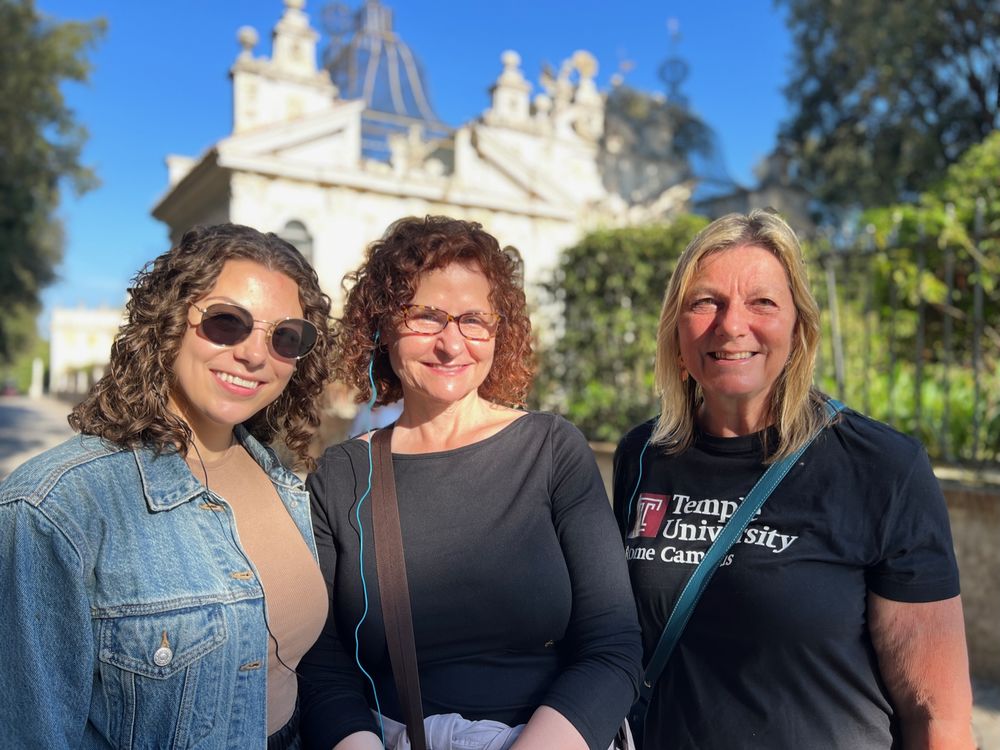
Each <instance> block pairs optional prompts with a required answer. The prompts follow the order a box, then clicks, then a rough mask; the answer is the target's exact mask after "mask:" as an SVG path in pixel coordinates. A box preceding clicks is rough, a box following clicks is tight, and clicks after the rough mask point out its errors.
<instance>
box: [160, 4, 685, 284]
mask: <svg viewBox="0 0 1000 750" xmlns="http://www.w3.org/2000/svg"><path fill="white" fill-rule="evenodd" d="M284 5H285V7H284V14H283V16H282V18H281V19H280V20H279V21H278V23H277V25H276V26H275V28H274V31H273V39H272V51H271V55H270V57H266V56H258V55H256V54H255V52H254V48H255V46H256V45H257V42H258V39H257V34H256V32H255V31H254V30H253V29H251V28H248V27H244V28H243V29H241V30H240V32H239V41H240V45H241V46H242V51H241V52H240V53H239V55H238V57H237V59H236V61H235V63H234V64H233V66H232V68H231V77H232V86H233V128H232V133H230V134H229V135H227V136H226V137H224V138H222V139H221V140H219V141H218V142H217V143H216V144H215V145H214V146H212V147H211V148H210V149H209V150H208V151H207V152H205V153H204V154H202V155H201V156H199V157H197V158H190V157H181V156H170V157H168V158H167V164H168V172H169V185H168V187H167V189H166V191H165V193H164V195H163V196H162V197H161V198H160V200H159V201H158V202H157V204H156V206H155V207H154V209H153V215H154V216H155V217H156V218H157V219H159V220H160V221H162V222H164V223H165V224H166V225H167V226H168V227H169V231H170V237H171V240H172V241H174V242H176V241H177V240H178V239H179V238H180V236H181V235H182V234H183V232H184V231H185V230H186V229H188V228H189V227H191V226H193V225H195V224H205V223H218V222H223V221H231V222H236V223H244V224H250V225H252V226H254V227H256V228H258V229H261V230H263V231H273V232H276V233H277V234H279V235H281V236H283V237H285V238H286V239H289V240H290V241H292V242H293V243H294V244H295V245H296V246H297V247H299V248H300V249H301V250H303V252H304V253H305V254H306V255H307V256H308V257H309V258H310V260H311V262H312V263H313V265H314V267H315V268H316V270H317V273H318V274H319V276H320V280H321V282H322V283H323V285H324V288H325V289H326V290H327V291H328V293H330V294H331V296H333V297H334V298H335V299H336V298H337V297H338V296H339V291H340V281H341V279H342V278H343V276H344V274H345V273H347V272H348V271H350V270H352V269H353V268H355V267H356V266H357V265H358V263H359V262H360V260H361V258H362V256H363V252H364V248H365V247H366V245H367V244H368V243H369V242H371V241H372V240H374V239H377V238H378V237H379V236H381V234H382V233H383V232H384V231H385V229H386V227H387V226H388V225H389V224H390V223H391V222H393V221H394V220H396V219H398V218H400V217H402V216H408V215H417V216H420V215H426V214H446V215H449V216H454V217H457V218H463V219H469V220H474V221H478V222H480V223H481V224H483V226H484V227H485V228H486V229H487V230H488V231H490V232H491V233H493V234H494V235H496V236H497V238H498V239H499V240H500V242H501V245H509V246H512V247H513V248H516V252H517V254H518V256H519V259H520V261H521V263H523V272H524V278H525V282H526V291H527V292H528V296H529V299H532V298H535V299H537V295H536V292H537V289H538V285H539V284H540V283H541V282H542V281H543V280H545V279H546V278H547V276H548V274H549V272H550V270H551V269H552V267H553V266H554V264H555V263H556V261H557V259H558V257H559V253H560V251H561V250H562V249H564V248H566V247H568V246H570V245H571V244H573V243H574V242H575V241H576V240H577V239H578V238H579V237H580V236H581V235H582V233H584V232H586V231H588V230H590V229H593V228H595V227H597V226H600V225H616V224H623V223H629V222H632V221H635V220H649V219H650V218H656V216H657V215H658V216H664V215H667V214H669V213H670V212H671V211H674V210H677V209H678V208H680V207H683V206H684V205H685V204H686V201H687V198H688V197H689V196H690V190H689V188H688V187H687V186H686V185H684V184H671V185H664V186H663V189H662V190H655V191H653V193H650V191H649V190H645V191H644V193H643V200H642V204H643V205H641V206H639V205H636V203H635V202H634V201H632V202H630V201H629V199H628V196H627V195H626V196H624V197H623V195H622V190H619V189H616V187H617V183H616V185H615V186H612V188H611V189H609V187H608V186H607V182H608V180H607V174H606V172H605V171H603V170H602V168H601V165H602V163H604V162H606V161H607V159H606V157H607V154H608V150H609V142H608V140H607V139H606V138H605V137H604V136H605V133H604V122H605V101H606V96H605V95H604V94H602V93H601V92H599V91H598V89H597V87H596V85H595V82H594V76H595V74H596V72H597V63H596V61H595V60H594V58H593V57H592V56H591V55H590V54H588V53H587V52H583V51H580V52H577V53H575V54H574V55H573V56H572V58H571V59H570V60H567V61H566V62H565V63H564V64H563V65H562V66H561V68H560V70H558V71H553V72H552V73H547V74H545V75H543V77H542V80H541V81H540V83H539V86H538V88H539V93H537V94H536V95H534V96H532V95H531V92H532V88H533V86H532V85H531V84H530V83H529V82H528V81H527V80H526V79H525V77H524V75H523V74H522V72H521V70H520V58H519V56H518V55H517V53H515V52H512V51H508V52H505V53H503V55H502V59H501V69H500V72H499V75H498V78H497V79H496V81H495V82H494V84H493V86H492V88H491V90H490V92H491V101H490V106H489V107H488V108H487V109H486V110H485V111H484V112H482V114H481V115H480V116H479V117H477V118H475V119H474V120H472V121H471V122H468V123H466V124H464V125H462V126H460V127H458V128H456V129H450V128H448V127H447V126H444V125H442V124H441V123H439V122H437V121H436V118H435V117H434V115H433V112H432V110H430V108H429V105H427V104H426V100H425V97H424V95H423V91H422V80H421V79H420V78H419V72H418V69H417V67H416V65H415V63H412V64H411V62H412V60H413V59H414V58H413V56H412V53H410V52H409V50H408V49H406V48H405V45H403V44H402V42H401V41H400V39H399V37H398V35H396V34H395V33H394V32H393V30H392V17H391V11H390V10H389V9H388V8H386V7H384V6H381V5H380V4H379V2H378V0H367V2H365V3H364V5H363V6H362V7H361V9H360V10H359V11H358V12H357V15H356V17H355V23H356V34H355V36H354V40H353V41H352V43H351V45H345V46H344V47H343V49H342V50H341V55H340V57H341V59H342V60H343V59H345V58H348V57H349V58H350V59H349V60H348V62H349V63H350V69H351V71H352V72H353V73H354V74H355V78H357V79H359V80H357V81H356V82H355V84H356V85H355V84H351V83H350V82H349V81H348V80H347V79H343V80H342V84H343V85H342V87H338V86H337V85H335V84H334V81H333V79H332V78H331V73H330V71H329V70H327V68H325V67H321V66H319V65H318V64H317V43H318V40H319V34H318V32H317V31H316V30H315V29H314V28H313V26H312V25H311V23H310V20H309V17H308V16H307V14H306V13H305V11H304V9H303V5H304V2H303V0H285V2H284ZM352 45H353V46H352ZM393 66H395V67H393ZM380 87H381V93H380ZM610 146H611V147H612V148H613V146H614V143H613V142H612V143H610ZM617 182H618V183H620V182H621V181H620V179H619V180H617ZM672 182H674V181H673V180H672ZM637 212H638V213H637Z"/></svg>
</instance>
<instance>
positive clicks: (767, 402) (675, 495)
mask: <svg viewBox="0 0 1000 750" xmlns="http://www.w3.org/2000/svg"><path fill="white" fill-rule="evenodd" d="M819 330H820V329H819V310H818V308H817V305H816V302H815V300H814V299H813V296H812V294H811V293H810V291H809V286H808V283H807V279H806V271H805V266H804V264H803V261H802V255H801V251H800V249H799V244H798V241H797V239H796V237H795V234H794V233H793V232H792V230H791V228H790V227H789V226H788V225H787V224H786V223H785V222H784V221H783V220H782V219H781V218H779V217H778V216H777V215H775V214H774V213H771V212H768V211H754V212H752V213H750V214H749V215H746V216H743V215H738V214H731V215H729V216H725V217H723V218H721V219H718V220H717V221H715V222H713V223H712V224H710V225H709V226H708V227H707V228H705V229H704V230H703V231H702V232H701V233H700V234H699V235H698V236H697V237H695V239H694V240H693V241H692V242H691V244H690V245H688V247H687V248H686V249H685V251H684V253H683V254H682V255H681V258H680V260H679V262H678V265H677V268H676V270H675V271H674V274H673V276H672V277H671V279H670V284H669V287H668V288H667V292H666V296H665V299H664V303H663V311H662V315H661V317H660V325H659V332H658V339H657V360H656V373H657V374H656V378H657V385H658V387H659V389H660V391H661V393H662V413H661V415H660V416H659V418H658V419H656V420H653V421H650V422H647V423H646V424H643V425H640V426H639V427H637V428H635V429H634V430H632V431H631V432H630V433H629V434H628V435H626V437H625V438H624V439H623V440H622V442H621V444H620V445H619V446H618V450H617V453H616V456H615V484H614V496H615V511H616V514H617V517H618V519H619V524H620V526H621V527H622V530H623V532H624V537H625V543H626V556H627V558H628V560H629V563H628V564H629V572H630V575H631V579H632V587H633V590H634V592H635V597H636V604H637V607H638V611H639V619H640V624H641V625H642V630H643V641H644V646H645V655H646V659H647V660H648V659H649V658H650V655H651V653H652V651H653V649H654V648H655V645H656V643H657V642H658V640H659V638H660V635H661V633H662V631H663V628H664V625H665V624H666V620H667V618H668V616H669V614H670V612H671V610H672V608H673V606H674V602H675V601H676V599H677V598H678V596H679V595H680V591H681V589H682V587H683V586H684V584H685V582H686V581H687V580H688V578H689V577H690V575H691V572H692V570H693V569H694V567H695V565H696V564H697V563H698V561H699V560H700V559H701V557H702V556H703V555H704V553H705V551H706V549H707V548H708V546H709V544H710V543H711V541H712V540H713V539H714V538H715V537H716V535H717V534H718V533H719V530H720V529H721V528H722V526H723V524H724V523H725V521H726V520H727V519H728V518H729V516H730V515H732V512H733V510H734V509H735V508H736V507H737V506H738V504H739V503H740V502H742V500H743V498H744V496H745V495H746V494H747V492H748V491H749V490H750V488H751V487H752V486H753V485H754V484H755V482H756V481H757V479H758V478H759V477H760V475H761V474H762V473H763V472H764V470H765V469H766V467H767V465H768V464H770V463H772V462H774V461H776V460H778V459H781V458H783V457H785V456H788V455H789V454H792V453H794V452H795V450H796V449H798V448H799V447H801V446H803V445H805V444H806V443H807V442H808V441H809V439H810V437H811V436H812V435H813V434H814V433H815V432H816V431H817V430H818V429H820V428H821V427H822V426H823V425H824V423H825V422H826V419H827V416H826V410H825V407H824V401H825V400H826V397H825V396H824V395H823V394H821V393H820V392H819V391H817V390H816V389H815V388H813V386H812V380H813V369H814V364H815V358H816V350H817V347H818V345H819V336H820V333H819ZM640 475H641V476H640ZM970 719H971V692H970V686H969V674H968V660H967V656H966V648H965V632H964V625H963V619H962V604H961V600H960V598H959V587H958V571H957V568H956V565H955V557H954V554H953V551H952V544H951V533H950V530H949V525H948V515H947V512H946V509H945V505H944V500H943V497H942V495H941V491H940V488H939V487H938V485H937V482H936V480H935V478H934V475H933V473H932V472H931V468H930V464H929V462H928V460H927V455H926V453H925V452H924V450H923V448H922V446H921V445H920V444H919V443H918V442H917V441H916V440H914V439H912V438H909V437H905V436H904V435H901V434H900V433H898V432H895V431H894V430H892V429H891V428H889V427H887V426H886V425H884V424H881V423H878V422H875V421H873V420H871V419H869V418H867V417H865V416H863V415H861V414H858V413H857V412H854V411H851V410H849V409H848V410H847V411H845V412H842V413H841V416H840V417H839V419H838V420H837V421H835V422H834V423H833V424H832V425H831V426H829V427H827V428H825V429H823V430H822V432H821V433H820V434H819V436H818V437H817V438H816V439H815V441H813V442H812V443H811V444H810V446H809V447H808V448H807V449H806V451H805V453H803V454H802V456H801V458H800V459H799V461H798V462H797V464H796V465H795V466H794V467H793V468H792V469H791V471H790V472H789V473H788V475H787V476H786V477H785V478H784V480H783V481H782V482H781V483H780V484H779V485H778V486H777V488H776V489H775V490H774V492H773V494H772V495H771V496H770V498H769V499H768V500H767V502H766V503H765V504H764V506H763V507H762V509H761V510H760V511H759V514H758V515H757V516H756V517H755V518H754V520H753V521H752V522H751V523H750V525H749V527H748V528H747V529H746V530H745V531H744V532H743V534H742V535H741V536H740V537H739V539H738V541H737V543H736V544H734V545H733V546H732V547H731V548H730V550H729V553H728V555H727V556H726V557H725V559H724V560H723V562H722V564H721V566H720V567H719V568H718V570H717V572H716V573H715V575H714V577H713V578H712V579H711V581H710V583H709V584H708V587H707V589H706V590H705V593H704V595H703V596H702V597H701V599H700V601H699V602H698V604H697V605H696V607H695V609H694V613H693V615H692V617H691V619H690V621H689V622H688V624H687V627H686V629H685V630H684V631H683V634H682V636H681V639H680V641H679V642H678V644H677V646H676V648H675V650H674V651H673V653H672V655H671V657H670V660H669V662H668V663H667V666H666V668H665V670H664V671H663V673H662V676H661V677H660V678H659V680H658V681H657V684H656V685H655V686H654V690H653V693H652V699H651V704H650V709H649V714H648V716H647V719H646V724H645V747H647V748H652V749H655V748H668V747H669V748H699V750H713V749H715V748H718V749H719V750H722V749H723V748H725V750H732V749H733V748H791V747H801V748H813V747H823V748H843V750H876V749H879V750H885V749H887V748H891V747H935V748H937V747H941V748H971V747H972V744H973V741H972V738H971V730H970Z"/></svg>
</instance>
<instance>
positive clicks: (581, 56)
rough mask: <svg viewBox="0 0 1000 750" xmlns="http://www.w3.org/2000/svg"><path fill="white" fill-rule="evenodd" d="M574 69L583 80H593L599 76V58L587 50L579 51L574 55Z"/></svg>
mask: <svg viewBox="0 0 1000 750" xmlns="http://www.w3.org/2000/svg"><path fill="white" fill-rule="evenodd" d="M573 67H574V68H576V71H577V72H578V73H579V74H580V77H581V78H593V77H594V76H596V75H597V58H596V57H594V56H593V55H592V54H590V53H589V52H587V50H584V49H579V50H577V51H576V52H574V53H573Z"/></svg>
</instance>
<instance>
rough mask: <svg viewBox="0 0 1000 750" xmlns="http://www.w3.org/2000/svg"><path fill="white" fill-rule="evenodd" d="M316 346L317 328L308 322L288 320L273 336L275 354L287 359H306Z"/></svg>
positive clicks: (279, 325)
mask: <svg viewBox="0 0 1000 750" xmlns="http://www.w3.org/2000/svg"><path fill="white" fill-rule="evenodd" d="M315 344H316V327H315V326H314V325H313V324H312V323H310V322H309V321H308V320H286V321H283V322H282V323H279V324H278V325H277V326H276V327H275V329H274V333H273V334H272V335H271V346H272V348H273V349H274V351H275V353H276V354H277V355H278V356H280V357H285V358H287V359H296V358H298V357H304V356H305V355H306V354H308V353H309V352H310V351H312V348H313V346H315Z"/></svg>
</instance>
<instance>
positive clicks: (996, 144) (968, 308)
mask: <svg viewBox="0 0 1000 750" xmlns="http://www.w3.org/2000/svg"><path fill="white" fill-rule="evenodd" d="M998 174H1000V132H996V133H994V134H992V135H991V136H989V137H988V138H987V139H986V140H984V141H983V142H982V143H981V144H979V145H977V146H974V147H973V148H970V149H969V150H968V152H967V153H966V154H965V155H963V156H962V158H961V159H960V160H959V161H958V162H957V163H956V164H954V165H953V166H952V167H950V168H949V169H948V170H947V172H946V173H945V175H944V177H943V178H942V179H941V180H939V182H938V183H937V184H936V185H935V187H934V188H933V189H932V190H929V191H927V192H925V193H924V194H922V195H921V196H920V199H919V201H917V202H916V203H913V204H905V205H894V206H889V207H886V208H880V209H873V210H870V211H867V212H866V213H865V214H863V216H862V218H861V222H862V225H863V226H865V227H866V228H867V234H868V238H869V239H868V240H867V243H866V246H865V247H862V248H858V249H857V250H856V251H854V252H837V251H832V250H831V249H830V248H828V247H827V248H823V247H819V248H818V247H816V246H815V245H814V246H812V247H811V248H810V250H811V251H812V252H813V253H814V254H815V253H817V252H819V253H822V252H825V253H826V256H825V258H824V262H825V267H826V268H829V267H830V266H832V269H833V273H834V274H835V275H836V279H837V286H838V299H839V304H840V314H839V316H838V322H839V324H840V328H841V341H842V342H843V351H844V368H843V369H844V382H843V387H844V389H845V393H844V395H845V397H846V398H847V400H848V402H849V403H852V404H853V405H855V406H858V407H859V408H862V409H864V410H865V411H868V412H869V413H871V414H872V415H873V416H875V417H876V418H878V419H882V420H884V421H887V422H890V423H891V424H893V425H894V426H896V427H898V428H899V429H902V430H904V431H906V432H909V433H911V434H914V435H916V436H918V437H920V438H921V439H922V440H923V441H924V443H925V445H927V447H928V449H929V451H930V452H931V453H932V455H936V456H937V457H939V458H942V459H951V458H958V459H973V458H975V459H986V460H995V459H996V458H997V457H998V456H1000V330H998V323H1000V181H998V178H997V175H998ZM949 277H950V278H949ZM949 281H950V283H949ZM977 285H979V286H980V289H979V292H978V298H979V300H978V303H977V290H976V287H977ZM949 288H950V292H949ZM817 291H818V297H819V300H820V303H821V306H822V307H823V308H824V310H825V314H824V320H825V325H826V330H825V332H824V342H826V348H825V349H824V352H823V358H822V361H821V368H820V372H821V373H822V377H821V382H822V383H823V385H824V386H825V387H826V388H827V389H828V390H829V391H830V392H832V393H837V392H838V388H839V387H840V386H839V385H838V383H837V382H836V380H835V379H834V368H833V364H832V363H833V360H834V351H833V347H832V342H833V327H832V320H831V316H830V313H829V304H828V302H829V299H828V294H829V292H828V289H826V288H825V286H824V287H818V288H817ZM977 304H978V305H979V306H981V307H980V311H979V312H978V313H977ZM921 320H922V321H923V324H922V325H921ZM977 367H978V390H977V386H976V382H977V377H976V368H977ZM977 424H978V430H979V432H978V435H977V434H976V431H975V430H974V427H975V426H976V425H977ZM977 440H978V444H977V443H976V441H977Z"/></svg>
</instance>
